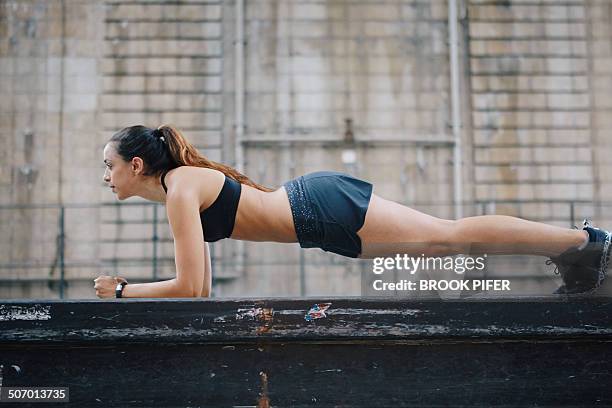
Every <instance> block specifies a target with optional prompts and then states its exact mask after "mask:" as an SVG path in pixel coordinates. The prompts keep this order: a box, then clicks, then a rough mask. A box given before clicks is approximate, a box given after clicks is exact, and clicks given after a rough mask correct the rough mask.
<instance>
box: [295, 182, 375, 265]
mask: <svg viewBox="0 0 612 408" xmlns="http://www.w3.org/2000/svg"><path fill="white" fill-rule="evenodd" d="M284 186H285V189H286V190H287V196H288V197H289V203H290V205H291V213H292V215H293V223H294V224H295V233H296V235H297V239H298V242H299V243H300V247H302V248H321V249H323V250H324V251H327V252H333V253H336V254H339V255H344V256H348V257H351V258H357V257H358V256H359V254H361V239H360V238H359V236H358V235H357V231H358V230H359V229H360V228H361V227H362V226H363V223H364V221H365V215H366V211H367V210H368V205H369V203H370V198H371V196H372V184H370V183H368V182H366V181H363V180H359V179H357V178H354V177H351V176H349V175H348V174H344V173H339V172H335V171H317V172H314V173H309V174H306V175H304V176H301V177H298V178H295V179H293V180H290V181H288V182H286V183H285V184H284Z"/></svg>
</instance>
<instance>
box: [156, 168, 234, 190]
mask: <svg viewBox="0 0 612 408" xmlns="http://www.w3.org/2000/svg"><path fill="white" fill-rule="evenodd" d="M224 181H225V174H223V172H221V171H219V170H215V169H209V168H205V167H195V166H180V167H177V168H175V169H172V170H170V171H168V172H167V173H166V177H165V182H166V185H167V186H168V193H170V192H171V190H175V189H174V188H172V187H178V189H177V190H180V191H185V190H193V191H200V192H201V191H206V190H209V189H210V186H211V185H216V184H219V183H221V184H222V183H223V182H224Z"/></svg>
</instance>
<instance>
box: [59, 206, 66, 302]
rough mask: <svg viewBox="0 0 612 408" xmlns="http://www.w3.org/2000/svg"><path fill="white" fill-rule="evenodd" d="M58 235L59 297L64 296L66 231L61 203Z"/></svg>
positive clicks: (63, 209)
mask: <svg viewBox="0 0 612 408" xmlns="http://www.w3.org/2000/svg"><path fill="white" fill-rule="evenodd" d="M59 224H60V225H59V229H60V236H59V263H60V287H59V295H60V299H63V298H64V284H65V281H64V278H65V273H66V267H65V263H64V255H65V248H66V243H65V237H66V234H65V231H66V219H65V208H64V206H63V205H62V206H61V207H60V222H59Z"/></svg>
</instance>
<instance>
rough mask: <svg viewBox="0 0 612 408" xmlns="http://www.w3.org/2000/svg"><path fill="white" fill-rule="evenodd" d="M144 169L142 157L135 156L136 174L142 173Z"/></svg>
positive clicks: (133, 164)
mask: <svg viewBox="0 0 612 408" xmlns="http://www.w3.org/2000/svg"><path fill="white" fill-rule="evenodd" d="M143 171H144V162H143V161H142V159H141V158H140V157H134V158H133V159H132V172H133V173H134V175H137V174H140V173H142V172H143Z"/></svg>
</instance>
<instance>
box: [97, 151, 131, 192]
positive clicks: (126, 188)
mask: <svg viewBox="0 0 612 408" xmlns="http://www.w3.org/2000/svg"><path fill="white" fill-rule="evenodd" d="M104 165H105V166H106V168H105V170H104V182H105V183H108V184H109V187H111V189H112V191H113V192H114V193H115V194H117V199H118V200H125V199H126V198H128V197H130V196H131V195H132V193H131V192H130V190H131V188H132V185H133V183H134V175H133V173H132V166H131V163H130V162H126V161H125V160H123V159H122V158H121V156H119V155H118V154H117V152H116V151H115V148H114V146H113V143H108V144H107V145H106V146H105V147H104Z"/></svg>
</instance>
